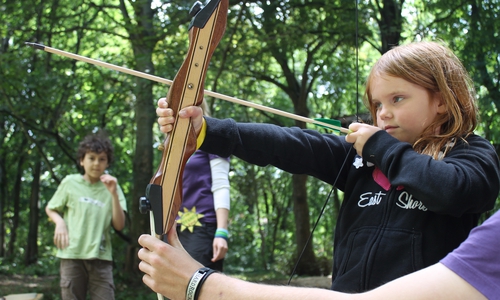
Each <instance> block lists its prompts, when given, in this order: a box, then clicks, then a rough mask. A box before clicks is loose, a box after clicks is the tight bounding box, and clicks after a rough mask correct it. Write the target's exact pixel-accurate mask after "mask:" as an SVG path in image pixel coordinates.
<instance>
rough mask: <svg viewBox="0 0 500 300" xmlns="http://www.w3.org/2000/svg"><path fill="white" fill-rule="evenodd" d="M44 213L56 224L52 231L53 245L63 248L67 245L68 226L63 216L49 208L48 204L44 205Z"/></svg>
mask: <svg viewBox="0 0 500 300" xmlns="http://www.w3.org/2000/svg"><path fill="white" fill-rule="evenodd" d="M45 213H47V216H48V217H49V218H50V219H51V220H52V221H53V222H54V223H55V224H56V229H55V231H54V245H56V247H57V248H59V249H64V248H66V247H68V246H69V236H68V227H67V226H66V222H65V221H64V219H63V217H61V215H60V214H59V213H58V212H57V211H55V210H52V209H50V208H49V207H48V206H46V207H45Z"/></svg>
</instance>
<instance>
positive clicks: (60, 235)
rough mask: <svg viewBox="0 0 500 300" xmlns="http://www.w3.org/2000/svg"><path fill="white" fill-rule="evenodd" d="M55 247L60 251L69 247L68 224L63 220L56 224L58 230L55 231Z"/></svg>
mask: <svg viewBox="0 0 500 300" xmlns="http://www.w3.org/2000/svg"><path fill="white" fill-rule="evenodd" d="M54 245H56V247H57V248H58V249H64V248H66V247H68V246H69V236H68V228H67V227H66V222H64V220H63V219H61V220H60V221H59V222H57V223H56V230H55V231H54Z"/></svg>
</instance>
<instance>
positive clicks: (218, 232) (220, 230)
mask: <svg viewBox="0 0 500 300" xmlns="http://www.w3.org/2000/svg"><path fill="white" fill-rule="evenodd" d="M215 237H218V238H223V239H225V240H226V241H227V239H228V238H229V231H227V229H224V228H217V230H216V231H215Z"/></svg>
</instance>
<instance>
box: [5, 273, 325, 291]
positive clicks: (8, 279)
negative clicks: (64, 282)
mask: <svg viewBox="0 0 500 300" xmlns="http://www.w3.org/2000/svg"><path fill="white" fill-rule="evenodd" d="M57 280H58V278H57V275H52V276H42V277H35V276H25V275H13V276H5V275H0V296H2V295H4V293H5V292H7V291H9V290H12V289H13V288H14V287H17V288H16V290H19V289H20V288H24V289H25V290H26V293H29V292H30V290H33V289H48V288H50V286H53V285H54V282H55V281H57ZM262 283H266V284H278V285H286V284H287V283H288V281H287V280H272V281H264V282H262ZM330 284H331V278H330V277H327V276H318V277H300V278H294V279H293V280H292V281H291V283H290V285H293V286H308V287H319V288H325V289H329V288H330Z"/></svg>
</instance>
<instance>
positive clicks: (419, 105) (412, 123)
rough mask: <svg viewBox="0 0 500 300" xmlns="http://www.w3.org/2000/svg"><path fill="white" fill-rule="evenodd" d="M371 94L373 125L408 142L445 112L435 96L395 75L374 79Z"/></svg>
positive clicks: (413, 139)
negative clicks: (375, 116)
mask: <svg viewBox="0 0 500 300" xmlns="http://www.w3.org/2000/svg"><path fill="white" fill-rule="evenodd" d="M371 94H372V100H371V102H372V105H374V106H375V107H376V108H377V126H378V127H379V128H380V129H382V130H385V131H387V132H388V133H389V134H390V135H392V136H393V137H395V138H397V139H398V140H400V141H402V142H408V143H410V144H413V143H414V142H416V140H417V139H418V138H419V136H420V135H421V134H422V132H423V131H424V130H425V129H426V128H427V127H428V126H429V125H430V124H431V123H432V122H433V121H434V120H435V119H436V117H437V115H438V114H442V113H444V112H445V111H446V109H445V105H444V104H442V101H441V99H440V98H439V96H437V95H434V96H431V95H430V94H429V92H428V91H427V90H426V89H425V88H423V87H421V86H418V85H416V84H413V83H411V82H408V81H406V80H404V79H401V78H398V77H392V76H385V75H382V76H378V77H377V78H374V79H373V82H372V88H371Z"/></svg>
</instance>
